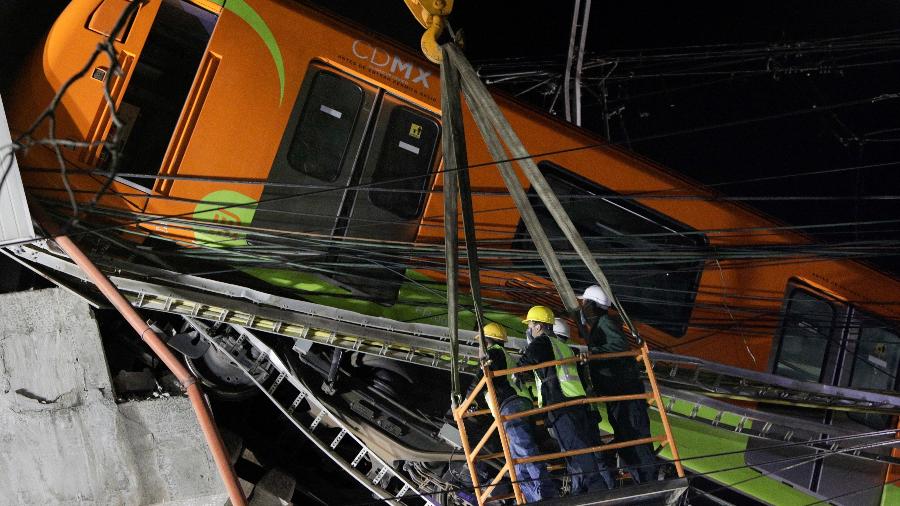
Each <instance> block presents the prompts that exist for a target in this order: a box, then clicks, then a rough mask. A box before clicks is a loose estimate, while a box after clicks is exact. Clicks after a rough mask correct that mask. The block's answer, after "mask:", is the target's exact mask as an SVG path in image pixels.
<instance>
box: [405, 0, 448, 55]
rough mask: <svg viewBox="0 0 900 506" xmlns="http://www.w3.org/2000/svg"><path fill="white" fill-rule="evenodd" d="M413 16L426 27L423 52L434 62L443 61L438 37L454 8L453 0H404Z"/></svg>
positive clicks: (423, 35) (423, 37) (422, 44)
mask: <svg viewBox="0 0 900 506" xmlns="http://www.w3.org/2000/svg"><path fill="white" fill-rule="evenodd" d="M403 1H404V3H406V6H407V7H408V8H409V11H410V12H411V13H412V15H413V17H415V18H416V20H417V21H418V22H419V24H421V25H422V26H423V27H425V33H424V34H422V41H421V47H422V53H424V54H425V57H426V58H428V59H429V60H431V61H433V62H434V63H441V48H440V46H439V45H438V41H437V38H438V37H439V36H440V35H441V33H443V31H444V27H445V26H446V25H447V21H446V17H447V16H449V15H450V11H452V10H453V0H403Z"/></svg>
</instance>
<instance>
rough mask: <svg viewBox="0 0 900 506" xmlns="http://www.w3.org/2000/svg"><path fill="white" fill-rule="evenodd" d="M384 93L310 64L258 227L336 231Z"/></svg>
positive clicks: (261, 206) (267, 188)
mask: <svg viewBox="0 0 900 506" xmlns="http://www.w3.org/2000/svg"><path fill="white" fill-rule="evenodd" d="M379 95H380V91H379V90H378V89H377V88H375V87H373V86H371V85H368V84H366V83H365V82H363V81H361V80H359V79H355V78H353V77H350V76H348V75H345V74H341V73H339V72H336V71H334V70H331V69H329V68H327V67H323V66H319V65H312V66H310V69H309V70H308V71H307V73H306V78H305V79H304V81H303V86H302V88H301V91H300V98H299V100H297V102H296V104H295V106H294V110H293V111H292V113H291V118H290V121H289V122H288V124H287V128H286V129H285V135H284V137H283V138H282V141H281V145H280V147H279V148H278V153H277V155H276V156H275V161H274V163H273V165H272V170H271V171H270V172H269V180H268V181H267V182H266V185H265V189H264V190H263V194H262V196H261V197H260V199H259V200H260V202H259V205H258V206H257V208H256V214H255V216H254V218H253V225H254V226H255V227H263V228H272V229H276V230H279V231H285V232H295V233H308V234H319V235H322V236H325V237H327V238H331V237H332V236H333V235H334V232H335V227H336V224H337V221H338V218H339V216H340V215H341V213H342V209H343V208H344V206H345V205H347V198H348V188H350V187H351V186H353V185H355V184H356V183H357V182H358V179H359V178H358V176H357V175H356V173H357V170H356V167H357V165H358V164H359V161H360V158H361V157H362V156H363V153H364V151H363V147H364V146H363V143H364V140H365V137H366V132H368V131H369V129H370V123H371V122H372V117H373V110H374V108H375V104H376V101H377V100H378V97H379ZM296 240H300V238H299V237H297V238H296ZM293 244H295V245H298V246H300V249H304V248H302V247H303V245H302V244H298V243H296V242H293ZM306 246H307V248H306V249H308V250H309V251H314V250H316V249H318V248H314V247H311V246H310V245H309V244H308V243H307V244H306ZM322 251H324V250H322Z"/></svg>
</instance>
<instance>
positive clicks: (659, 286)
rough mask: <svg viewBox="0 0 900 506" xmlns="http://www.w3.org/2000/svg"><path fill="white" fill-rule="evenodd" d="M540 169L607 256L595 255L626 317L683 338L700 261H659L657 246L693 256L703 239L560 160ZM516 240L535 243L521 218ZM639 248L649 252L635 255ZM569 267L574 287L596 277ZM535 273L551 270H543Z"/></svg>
mask: <svg viewBox="0 0 900 506" xmlns="http://www.w3.org/2000/svg"><path fill="white" fill-rule="evenodd" d="M539 167H540V169H541V171H542V172H543V174H544V176H545V177H546V178H547V181H548V182H549V183H550V186H551V188H553V190H554V191H555V192H556V195H557V196H558V197H559V200H560V203H561V204H562V206H563V208H564V209H565V210H566V212H567V213H568V214H569V216H570V217H571V218H572V221H573V223H574V224H575V228H576V229H578V232H579V233H580V234H581V236H582V237H583V238H584V240H585V242H586V243H587V245H588V247H589V248H590V249H591V251H594V252H605V253H608V254H609V255H610V256H609V257H607V258H598V261H599V263H600V265H602V266H603V271H604V273H605V274H606V276H607V278H608V279H609V281H610V284H611V285H612V287H613V290H614V291H615V292H616V293H617V295H618V297H619V300H620V301H621V302H622V304H623V305H624V306H625V309H626V310H627V311H628V312H629V315H630V316H631V317H632V318H634V319H636V320H639V321H641V322H643V323H646V324H648V325H651V326H653V327H656V328H658V329H660V330H664V331H666V332H668V333H669V334H671V335H673V336H675V337H681V336H683V335H684V333H685V332H686V331H687V324H688V320H689V318H690V315H691V310H692V309H693V304H694V299H695V297H696V295H697V284H698V282H699V279H700V273H701V272H702V270H703V261H702V260H693V259H688V260H660V259H659V257H654V252H665V253H667V254H669V253H672V252H677V251H684V252H686V253H687V256H689V257H690V256H693V255H691V252H695V251H696V250H697V249H698V248H701V247H703V246H704V245H705V244H706V237H705V236H704V235H703V234H699V233H697V232H696V231H694V230H693V229H691V228H689V227H687V226H685V225H683V224H681V223H678V222H676V221H674V220H672V219H671V218H668V217H666V216H664V215H662V214H660V213H657V212H655V211H653V210H651V209H647V208H645V207H643V206H641V205H639V204H636V203H635V202H632V201H626V200H621V199H616V198H612V197H613V196H614V192H612V191H611V190H609V189H607V188H604V187H602V186H600V185H598V184H596V183H593V182H591V181H588V180H586V179H584V178H581V177H580V176H577V175H575V174H572V173H571V172H569V171H567V170H565V169H563V168H562V167H560V166H558V165H555V164H553V163H550V162H546V161H545V162H541V163H540V164H539ZM529 198H530V200H531V203H532V205H533V206H534V208H535V212H536V213H537V215H538V219H539V220H540V222H541V225H542V226H543V227H544V230H546V231H547V235H548V236H549V237H550V240H551V242H552V243H553V245H554V246H555V249H556V250H557V251H572V248H571V246H570V245H569V243H568V241H567V240H566V239H565V236H563V233H562V231H561V230H560V229H559V227H558V226H557V225H556V222H555V221H554V220H553V217H552V216H551V215H550V213H549V211H547V210H546V209H545V207H544V205H543V203H542V202H541V200H540V198H539V197H538V196H537V194H536V193H535V191H534V189H532V190H530V191H529ZM516 239H517V240H516V241H515V245H516V247H518V248H524V249H532V248H534V246H533V244H532V243H531V240H530V238H529V237H528V232H527V231H526V230H525V226H524V223H520V224H519V228H518V231H517V234H516ZM637 253H645V254H647V256H646V257H644V258H638V257H637V256H636V255H635V254H637ZM623 254H624V255H623ZM565 270H566V274H567V275H568V277H569V281H570V282H571V283H572V286H573V287H574V288H575V289H576V290H578V289H583V288H586V287H587V286H589V285H591V284H593V283H594V281H593V278H592V276H591V274H590V271H588V270H587V268H585V267H584V266H583V265H581V264H580V263H578V264H577V267H565ZM537 272H538V273H541V274H544V275H546V272H544V271H543V269H542V268H541V269H538V270H537Z"/></svg>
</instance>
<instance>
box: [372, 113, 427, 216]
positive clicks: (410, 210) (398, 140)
mask: <svg viewBox="0 0 900 506" xmlns="http://www.w3.org/2000/svg"><path fill="white" fill-rule="evenodd" d="M439 133H440V127H439V126H438V123H437V122H436V121H435V120H433V119H431V118H430V117H428V116H425V115H424V114H422V113H420V112H418V111H416V110H414V109H412V108H410V107H407V106H402V105H401V106H397V107H394V108H393V109H392V110H391V112H390V115H389V117H388V121H387V125H386V126H385V128H384V138H383V139H382V141H381V149H380V151H379V153H378V161H377V162H376V165H375V170H374V171H373V172H372V182H373V183H375V184H374V185H373V186H372V188H371V189H370V190H369V191H368V194H369V200H370V201H371V202H372V203H373V204H375V205H376V206H378V207H379V208H381V209H384V210H385V211H388V212H390V213H392V214H394V215H396V216H398V217H400V218H403V219H406V220H409V219H414V218H417V217H418V216H419V215H420V214H421V212H422V207H423V204H424V203H425V192H424V190H425V188H426V187H427V186H428V182H429V179H430V177H429V176H430V175H431V168H432V166H433V164H434V157H435V153H436V149H437V142H438V134H439Z"/></svg>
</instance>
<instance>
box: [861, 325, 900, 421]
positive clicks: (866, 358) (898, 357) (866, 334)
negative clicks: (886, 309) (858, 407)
mask: <svg viewBox="0 0 900 506" xmlns="http://www.w3.org/2000/svg"><path fill="white" fill-rule="evenodd" d="M859 321H860V324H859V326H860V330H859V338H858V341H857V344H856V350H855V351H854V353H853V362H852V364H853V367H852V370H853V372H852V373H851V374H850V382H849V384H848V386H849V387H850V388H856V389H866V390H896V389H897V385H898V383H900V382H898V381H897V376H898V372H900V335H898V332H897V331H896V330H893V329H889V328H886V327H885V326H884V325H883V324H882V323H880V322H878V321H877V320H874V319H869V318H863V319H860V320H859ZM848 416H849V417H850V418H851V419H852V420H854V421H856V422H859V423H862V424H864V425H866V426H868V427H870V428H873V429H876V430H882V429H887V428H890V426H891V424H890V418H891V417H890V415H879V414H875V413H849V414H848Z"/></svg>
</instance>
